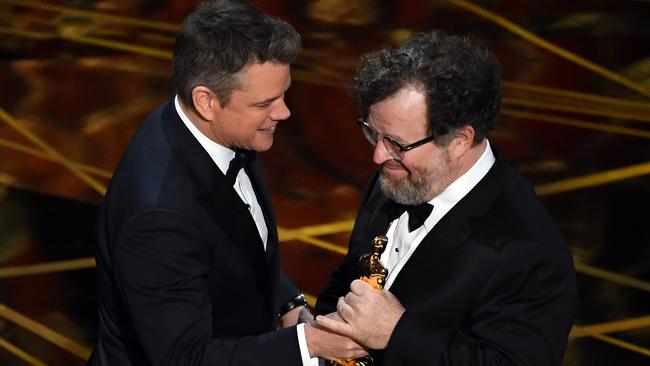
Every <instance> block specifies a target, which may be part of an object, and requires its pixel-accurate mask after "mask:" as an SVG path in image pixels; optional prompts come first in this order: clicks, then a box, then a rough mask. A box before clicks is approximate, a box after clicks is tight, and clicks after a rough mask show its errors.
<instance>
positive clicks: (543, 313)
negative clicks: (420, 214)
mask: <svg viewBox="0 0 650 366" xmlns="http://www.w3.org/2000/svg"><path fill="white" fill-rule="evenodd" d="M377 177H378V175H377V174H376V175H375V176H374V178H373V179H372V180H371V182H370V185H369V186H368V188H367V190H366V191H365V193H364V195H363V197H362V207H361V209H360V211H359V214H358V216H357V220H356V222H355V226H354V230H353V232H352V236H351V239H350V248H349V252H348V254H347V256H346V257H345V259H344V261H343V263H342V264H341V266H340V267H339V268H338V269H337V270H336V272H335V273H334V274H333V276H332V278H331V280H330V283H329V284H328V286H327V288H326V290H325V291H324V292H323V294H322V295H321V296H320V297H319V298H318V303H317V308H316V312H317V313H319V314H326V313H329V312H332V311H335V308H336V301H337V299H338V297H339V296H343V295H345V294H346V293H347V292H348V291H349V285H350V282H352V281H353V280H354V279H356V278H358V277H359V268H358V258H359V256H360V255H361V254H362V253H365V252H369V251H370V244H371V241H372V239H373V238H374V237H375V236H376V235H384V234H385V233H386V231H387V229H388V225H389V221H388V220H389V219H388V212H387V202H388V199H387V198H386V197H385V196H384V195H383V194H382V193H381V190H380V188H379V183H378V181H377ZM434 210H435V207H434ZM390 292H392V293H393V294H394V295H395V296H396V297H397V298H398V299H399V301H400V302H401V303H402V305H403V306H404V307H405V308H406V312H405V313H404V315H403V316H402V318H401V319H400V320H399V322H398V324H397V326H396V328H395V330H394V331H393V334H392V335H391V338H390V340H389V342H388V345H387V348H386V349H385V350H383V351H371V354H372V355H373V356H374V358H375V361H376V362H375V364H376V365H391V366H393V365H540V366H541V365H561V364H562V358H563V353H564V349H565V347H566V342H567V336H568V333H569V331H570V328H571V325H572V322H573V316H574V312H575V307H576V289H575V273H574V270H573V262H572V257H571V254H570V252H569V249H568V246H567V245H566V243H565V241H564V239H563V237H562V235H561V233H560V231H559V230H558V228H557V227H556V224H555V223H554V222H553V220H552V219H551V217H550V216H549V214H548V213H547V211H546V210H545V209H544V208H543V206H542V204H541V203H540V202H539V200H538V199H537V197H536V195H535V193H534V191H533V189H532V187H531V186H530V185H529V184H528V183H527V182H526V181H525V180H524V179H523V178H522V177H521V176H520V175H519V174H517V173H516V172H515V171H514V170H513V169H512V168H511V167H510V166H508V165H507V164H506V163H504V162H503V161H502V160H501V159H499V158H497V161H496V162H495V164H494V165H493V166H492V168H491V169H490V171H489V172H488V173H487V175H486V176H485V177H484V178H483V179H482V180H481V181H480V182H479V183H478V184H477V185H476V186H475V187H474V188H473V189H472V190H471V191H470V192H469V194H467V195H466V196H465V197H464V198H463V199H462V200H461V201H460V202H458V204H456V206H454V207H453V208H452V209H451V210H450V211H449V212H448V213H447V214H446V215H445V216H444V217H443V218H442V219H441V220H440V221H439V222H438V224H437V225H436V226H435V227H434V228H433V229H432V230H431V231H430V232H429V233H428V235H427V236H426V237H425V238H424V240H423V241H422V242H421V243H420V245H419V246H418V247H417V249H416V250H415V252H414V253H413V255H412V256H411V258H410V259H409V260H408V262H407V263H406V264H405V266H404V267H403V268H402V270H401V271H400V273H399V275H398V276H397V278H396V279H395V281H394V282H393V284H392V286H391V287H390ZM377 311H378V312H380V311H381V309H377Z"/></svg>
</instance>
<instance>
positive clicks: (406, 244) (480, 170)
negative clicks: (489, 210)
mask: <svg viewBox="0 0 650 366" xmlns="http://www.w3.org/2000/svg"><path fill="white" fill-rule="evenodd" d="M495 160H496V159H495V157H494V154H493V153H492V149H491V148H490V143H489V142H487V145H486V147H485V151H483V154H481V157H480V158H479V159H478V160H477V161H476V163H474V165H473V166H472V167H471V168H470V169H469V170H468V171H467V172H466V173H465V174H463V175H461V176H460V177H459V178H458V179H456V180H455V181H454V182H453V183H452V184H450V185H449V187H447V188H446V189H445V190H444V191H442V192H441V193H440V194H438V195H437V196H436V197H434V198H433V199H432V200H431V201H429V204H431V205H433V210H432V211H431V214H430V215H429V217H428V218H427V219H426V221H425V222H424V224H423V225H422V226H420V227H419V228H417V229H415V230H413V231H412V232H410V233H409V229H408V221H409V220H408V219H409V214H408V212H404V213H403V214H402V215H401V216H400V217H398V218H397V219H395V220H393V221H392V222H391V223H390V226H389V228H388V233H387V234H386V236H387V237H388V244H387V246H386V249H385V250H384V253H383V254H382V255H381V262H382V263H384V265H385V266H386V267H387V268H388V277H387V278H386V285H385V286H384V288H385V289H389V288H390V286H391V285H392V284H393V282H394V281H395V278H396V277H397V275H399V272H400V270H401V269H402V268H403V267H404V265H405V264H406V262H407V261H408V260H409V258H410V257H411V255H412V254H413V252H414V251H415V249H416V248H417V247H418V245H420V243H421V242H422V240H423V239H424V237H425V236H427V234H428V233H429V231H431V229H433V227H434V226H435V225H436V224H437V223H438V221H440V219H442V217H443V216H445V215H446V214H447V212H449V210H451V209H452V208H453V207H454V206H455V205H456V203H458V201H460V200H461V199H462V198H463V197H465V196H466V195H467V193H469V191H471V190H472V188H474V186H476V184H477V183H478V182H479V181H480V180H481V179H483V177H484V176H485V175H486V174H487V172H488V171H489V170H490V168H491V167H492V165H493V164H494V161H495ZM395 249H398V251H396V250H395Z"/></svg>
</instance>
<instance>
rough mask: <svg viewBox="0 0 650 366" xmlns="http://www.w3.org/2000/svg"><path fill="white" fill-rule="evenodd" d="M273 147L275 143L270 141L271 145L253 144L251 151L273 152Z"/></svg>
mask: <svg viewBox="0 0 650 366" xmlns="http://www.w3.org/2000/svg"><path fill="white" fill-rule="evenodd" d="M271 146H273V141H270V142H269V143H263V144H253V146H252V148H251V150H254V151H257V152H265V151H269V150H271Z"/></svg>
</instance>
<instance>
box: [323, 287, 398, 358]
mask: <svg viewBox="0 0 650 366" xmlns="http://www.w3.org/2000/svg"><path fill="white" fill-rule="evenodd" d="M336 310H337V313H338V315H339V316H340V317H341V319H342V320H343V321H337V320H335V319H333V318H332V317H329V316H318V317H317V318H316V324H318V326H319V327H321V328H323V329H326V330H329V331H332V332H334V333H338V334H341V335H344V336H347V337H350V338H352V339H354V340H356V341H357V342H359V343H361V344H363V345H364V346H366V347H368V348H372V349H384V348H386V345H387V344H388V339H389V338H390V336H391V334H392V333H393V330H394V329H395V325H397V322H398V321H399V319H400V318H401V317H402V314H404V311H405V310H404V307H403V306H402V304H401V303H400V302H399V300H397V298H396V297H395V296H394V295H393V294H391V293H390V292H388V291H387V290H381V291H380V290H376V289H373V288H372V287H371V286H370V285H368V284H367V283H365V282H363V281H360V280H355V281H354V282H352V284H351V285H350V292H349V293H348V294H347V295H345V297H341V298H339V302H338V304H337V306H336Z"/></svg>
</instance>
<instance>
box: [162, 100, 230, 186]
mask: <svg viewBox="0 0 650 366" xmlns="http://www.w3.org/2000/svg"><path fill="white" fill-rule="evenodd" d="M174 107H176V113H178V115H179V116H180V117H181V121H183V123H184V124H185V126H187V129H188V130H190V132H191V133H192V135H193V136H194V138H196V140H197V141H198V142H199V144H201V146H202V147H203V149H204V150H205V151H206V152H207V153H208V155H210V158H212V161H214V163H215V164H217V167H219V170H221V172H222V173H223V174H224V175H225V174H226V172H227V171H228V165H230V160H232V159H233V158H234V157H235V152H234V151H233V150H231V149H229V148H227V147H225V146H221V145H219V144H218V143H216V142H214V141H212V140H210V139H209V138H208V137H207V136H206V135H204V134H203V132H201V131H199V129H198V128H196V126H195V125H194V123H192V121H190V118H189V117H188V116H187V115H186V114H185V112H183V110H182V109H181V105H180V103H179V100H178V95H177V96H176V97H175V98H174Z"/></svg>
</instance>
